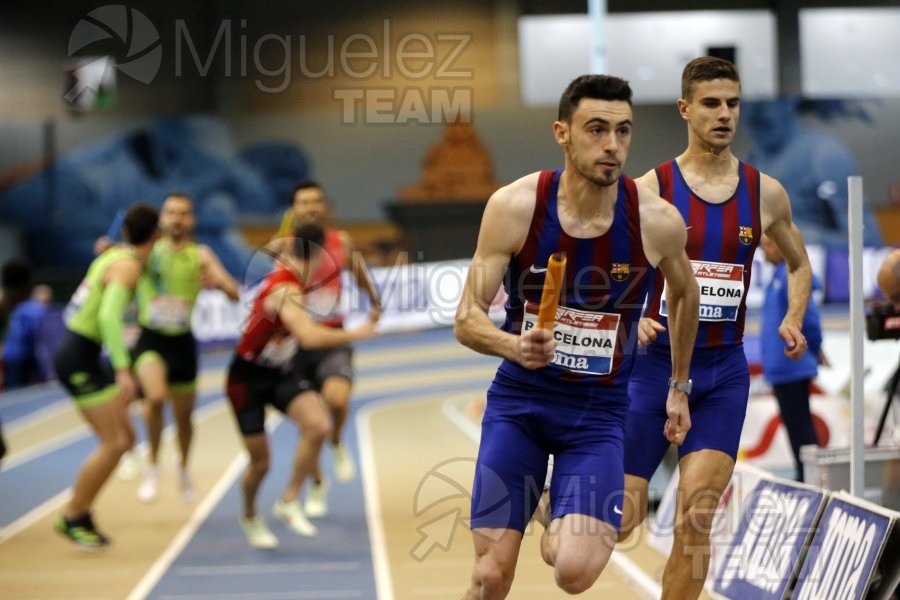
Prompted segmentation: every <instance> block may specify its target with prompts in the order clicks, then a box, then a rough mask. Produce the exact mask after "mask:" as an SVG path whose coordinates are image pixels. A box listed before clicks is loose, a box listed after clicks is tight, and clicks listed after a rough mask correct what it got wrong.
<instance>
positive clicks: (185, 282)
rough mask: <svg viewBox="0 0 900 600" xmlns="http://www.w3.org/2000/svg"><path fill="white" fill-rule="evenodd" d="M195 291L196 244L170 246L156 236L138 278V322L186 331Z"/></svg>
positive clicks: (197, 290) (197, 279) (172, 332)
mask: <svg viewBox="0 0 900 600" xmlns="http://www.w3.org/2000/svg"><path fill="white" fill-rule="evenodd" d="M199 293H200V253H199V252H198V247H197V244H194V243H193V242H191V243H189V244H187V245H185V246H184V247H182V248H181V249H180V250H173V249H172V248H171V247H169V245H168V244H166V243H165V242H163V241H161V240H160V241H158V242H156V243H155V244H154V245H153V250H152V251H151V253H150V260H149V261H148V263H147V269H146V271H145V272H144V275H143V276H142V277H141V279H140V281H138V286H137V300H138V311H139V312H138V322H139V323H140V324H141V325H142V326H144V327H146V328H148V329H152V330H154V331H158V332H160V333H164V334H166V335H179V334H182V333H187V332H189V331H190V330H191V311H193V309H194V304H195V303H196V302H197V295H198V294H199Z"/></svg>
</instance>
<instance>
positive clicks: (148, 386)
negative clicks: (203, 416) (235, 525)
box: [132, 194, 239, 502]
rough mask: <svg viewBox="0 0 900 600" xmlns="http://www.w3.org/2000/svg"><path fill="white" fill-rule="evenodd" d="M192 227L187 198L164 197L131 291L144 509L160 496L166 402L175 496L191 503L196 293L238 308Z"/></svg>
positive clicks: (229, 283) (230, 283)
mask: <svg viewBox="0 0 900 600" xmlns="http://www.w3.org/2000/svg"><path fill="white" fill-rule="evenodd" d="M194 225H195V221H194V207H193V203H192V202H191V198H190V197H189V196H187V195H185V194H170V195H169V196H168V197H166V199H165V201H164V202H163V205H162V211H161V212H160V215H159V228H160V231H161V233H162V236H161V237H160V239H159V241H157V242H156V244H155V245H154V246H153V252H152V253H151V254H150V260H149V262H148V264H147V269H146V272H145V274H144V276H143V277H141V279H140V281H139V282H138V287H137V300H138V322H139V323H140V325H141V332H140V335H139V336H138V339H137V342H136V343H135V346H134V348H133V349H132V356H133V357H134V371H135V374H136V375H137V378H138V382H139V383H140V385H141V390H142V391H143V396H144V407H143V408H144V420H145V422H146V424H147V441H148V443H149V446H150V453H149V464H148V466H147V470H146V472H145V473H144V477H143V480H142V481H141V484H140V486H138V499H140V500H141V501H142V502H153V501H154V500H156V497H157V494H158V492H159V467H158V463H159V445H160V439H161V437H162V430H163V405H164V404H165V401H166V398H168V397H171V398H172V414H173V416H174V418H175V424H176V428H177V432H178V447H179V450H180V457H181V469H180V471H179V474H178V475H179V476H178V483H179V488H180V490H181V495H182V498H183V499H184V501H185V502H192V501H193V500H194V495H195V492H194V486H193V483H192V482H191V478H190V475H189V474H188V470H187V465H188V453H189V451H190V448H191V441H192V438H193V424H192V423H191V414H192V413H193V410H194V402H195V400H196V397H197V390H196V387H197V381H196V380H197V341H196V340H195V339H194V335H193V333H192V332H191V314H192V312H193V308H194V304H195V303H196V301H197V295H198V294H199V293H200V289H201V288H209V289H219V290H222V291H223V292H224V293H225V295H226V296H228V298H229V299H231V300H232V301H237V300H239V296H238V286H237V283H236V282H235V280H234V279H233V278H232V277H231V275H229V274H228V272H227V271H226V270H225V267H223V266H222V263H221V262H220V261H219V259H218V257H217V256H216V255H215V253H214V252H213V251H212V250H210V248H209V247H208V246H205V245H203V244H197V243H195V242H194V241H193V239H192V236H193V232H194Z"/></svg>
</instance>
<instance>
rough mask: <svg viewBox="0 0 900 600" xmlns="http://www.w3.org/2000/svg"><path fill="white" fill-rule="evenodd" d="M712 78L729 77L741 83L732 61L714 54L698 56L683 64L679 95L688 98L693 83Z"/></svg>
mask: <svg viewBox="0 0 900 600" xmlns="http://www.w3.org/2000/svg"><path fill="white" fill-rule="evenodd" d="M713 79H730V80H731V81H734V82H735V83H737V84H738V86H740V85H741V76H740V75H739V74H738V70H737V67H736V66H734V63H733V62H731V61H728V60H725V59H724V58H718V57H716V56H700V57H698V58H695V59H694V60H692V61H691V62H689V63H688V64H686V65H685V66H684V70H683V71H682V72H681V97H682V98H684V99H685V100H689V99H690V97H691V93H692V92H693V87H694V84H695V83H699V82H701V81H712V80H713Z"/></svg>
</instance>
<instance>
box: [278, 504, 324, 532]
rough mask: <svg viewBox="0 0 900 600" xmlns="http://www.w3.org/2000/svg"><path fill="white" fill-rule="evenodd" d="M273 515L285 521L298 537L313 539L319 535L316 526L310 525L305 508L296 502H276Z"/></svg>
mask: <svg viewBox="0 0 900 600" xmlns="http://www.w3.org/2000/svg"><path fill="white" fill-rule="evenodd" d="M272 514H273V515H275V517H277V518H279V519H281V520H282V521H284V522H285V524H287V526H288V527H290V528H291V529H292V530H293V531H294V533H296V534H297V535H302V536H305V537H313V536H314V535H316V534H317V533H319V530H318V529H317V528H316V526H315V525H313V524H312V523H310V522H309V519H307V518H306V514H304V512H303V508H302V507H301V506H300V503H299V502H297V501H296V500H294V501H293V502H282V501H281V500H276V501H275V506H273V507H272Z"/></svg>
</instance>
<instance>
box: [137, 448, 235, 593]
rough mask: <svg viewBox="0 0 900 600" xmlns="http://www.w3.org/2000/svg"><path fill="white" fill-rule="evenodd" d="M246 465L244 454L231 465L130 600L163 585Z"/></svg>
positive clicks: (142, 580)
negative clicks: (192, 539) (195, 535)
mask: <svg viewBox="0 0 900 600" xmlns="http://www.w3.org/2000/svg"><path fill="white" fill-rule="evenodd" d="M246 465H247V455H246V453H244V452H242V453H241V454H240V455H239V456H237V457H235V459H234V460H233V461H231V464H230V465H228V467H227V468H226V469H225V472H224V473H223V474H222V476H221V477H219V479H218V481H216V484H215V485H214V486H213V487H212V489H211V490H210V491H209V493H207V494H206V496H204V498H203V500H202V501H201V502H200V504H199V505H198V506H197V509H196V510H194V512H193V513H191V516H190V518H189V519H188V521H187V523H185V524H184V525H183V526H182V528H181V529H180V530H179V531H178V533H177V534H176V535H175V538H174V539H173V540H172V541H171V542H170V543H169V545H168V547H166V549H165V551H164V552H163V553H162V554H161V555H160V556H159V558H157V559H156V562H154V563H153V565H152V566H151V567H150V569H149V570H148V571H147V572H146V573H145V574H144V576H143V577H142V578H141V580H140V581H139V582H138V584H137V585H136V586H135V587H134V589H133V590H131V593H130V594H128V598H127V600H143V599H144V598H146V596H147V594H149V593H150V591H151V590H153V588H154V587H155V586H156V584H157V583H159V580H160V579H162V577H163V575H165V573H166V570H168V568H169V566H170V565H171V564H172V563H173V562H174V561H175V559H176V558H178V555H179V554H180V553H181V551H182V550H184V548H185V546H187V545H188V542H190V541H191V538H192V537H193V536H194V534H195V533H196V532H197V530H198V529H200V526H201V525H203V522H204V521H205V520H206V518H207V517H208V516H209V514H210V513H211V512H212V511H213V509H214V508H215V507H216V504H218V503H219V500H221V499H222V496H224V495H225V494H226V492H228V488H230V487H231V485H232V484H233V483H234V480H235V479H237V477H238V475H240V473H241V471H242V470H243V469H244V467H245V466H246Z"/></svg>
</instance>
